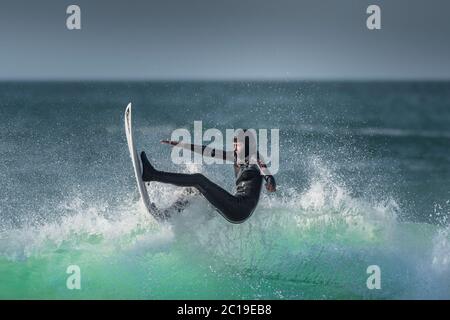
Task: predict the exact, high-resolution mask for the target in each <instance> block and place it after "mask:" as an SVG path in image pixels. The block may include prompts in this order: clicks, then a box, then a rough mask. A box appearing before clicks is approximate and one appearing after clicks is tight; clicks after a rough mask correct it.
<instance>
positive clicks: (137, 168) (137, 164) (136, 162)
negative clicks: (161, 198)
mask: <svg viewBox="0 0 450 320" xmlns="http://www.w3.org/2000/svg"><path fill="white" fill-rule="evenodd" d="M125 133H126V136H127V142H128V149H129V150H130V156H131V161H132V163H133V168H134V174H135V176H136V182H137V186H138V190H139V194H140V196H141V199H142V202H143V203H144V206H145V208H146V209H147V211H148V212H149V213H150V214H152V215H153V216H154V217H155V218H156V219H158V220H160V217H159V215H158V213H157V210H156V208H155V205H154V204H153V203H152V202H151V201H150V198H149V196H148V193H147V188H146V187H145V183H144V181H143V180H142V167H141V160H140V158H139V155H138V153H137V151H136V146H135V145H134V141H133V130H132V126H131V102H130V103H129V104H128V106H127V108H126V109H125Z"/></svg>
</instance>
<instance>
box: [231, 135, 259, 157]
mask: <svg viewBox="0 0 450 320" xmlns="http://www.w3.org/2000/svg"><path fill="white" fill-rule="evenodd" d="M252 131H253V130H248V129H239V130H236V132H235V137H234V140H233V142H234V152H235V155H236V159H237V162H238V163H248V162H249V160H250V159H256V154H257V150H256V137H255V134H254V133H253V132H252Z"/></svg>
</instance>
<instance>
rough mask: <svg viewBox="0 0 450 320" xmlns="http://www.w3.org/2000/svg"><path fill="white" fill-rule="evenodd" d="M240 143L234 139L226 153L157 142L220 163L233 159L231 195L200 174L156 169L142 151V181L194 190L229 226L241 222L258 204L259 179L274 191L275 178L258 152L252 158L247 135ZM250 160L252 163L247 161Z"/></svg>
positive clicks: (195, 146)
mask: <svg viewBox="0 0 450 320" xmlns="http://www.w3.org/2000/svg"><path fill="white" fill-rule="evenodd" d="M243 140H244V139H237V137H235V138H234V150H233V151H228V152H225V151H222V150H216V149H211V148H209V147H207V146H198V145H193V144H187V143H182V142H176V141H170V140H163V141H161V142H162V143H165V144H169V145H171V146H178V147H181V148H184V149H189V150H191V151H193V152H197V153H201V154H202V155H205V154H207V155H209V156H210V157H216V156H219V155H222V158H223V160H229V159H234V161H233V163H234V172H235V177H236V192H235V194H234V195H233V194H230V193H229V192H228V191H226V190H224V189H223V188H221V187H220V186H218V185H217V184H215V183H214V182H212V181H211V180H209V179H208V178H206V177H205V176H204V175H203V174H201V173H194V174H184V173H172V172H164V171H159V170H156V169H155V168H154V167H153V166H152V165H151V164H150V161H149V160H148V158H147V156H146V154H145V152H144V151H142V152H141V160H142V168H143V173H142V179H143V180H144V181H146V182H149V181H157V182H162V183H169V184H173V185H176V186H180V187H193V188H196V189H197V190H198V191H199V192H200V193H201V194H202V195H203V196H204V197H205V198H206V199H207V200H208V201H209V202H210V203H211V204H212V205H213V206H214V207H215V208H216V209H217V210H218V211H219V213H220V214H222V216H223V217H224V218H225V219H227V220H228V221H229V222H232V223H242V222H244V221H245V220H247V219H248V218H249V217H250V216H251V215H252V213H253V211H254V210H255V208H256V206H257V204H258V201H259V196H260V193H261V186H262V183H263V180H265V187H266V190H267V191H269V192H275V190H276V183H275V179H274V177H273V176H272V175H271V174H270V172H269V170H268V168H267V166H266V164H265V163H264V161H263V159H262V158H261V156H260V154H259V152H256V159H254V157H252V155H251V152H250V146H249V145H250V143H249V137H248V135H246V136H245V142H241V141H243ZM230 153H231V154H230ZM230 157H231V158H230ZM252 159H254V160H256V161H250V160H252Z"/></svg>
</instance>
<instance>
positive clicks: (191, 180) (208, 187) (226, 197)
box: [141, 152, 253, 223]
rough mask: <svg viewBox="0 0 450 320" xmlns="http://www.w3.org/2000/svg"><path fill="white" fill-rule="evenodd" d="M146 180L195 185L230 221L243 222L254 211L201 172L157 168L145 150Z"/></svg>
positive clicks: (144, 177)
mask: <svg viewBox="0 0 450 320" xmlns="http://www.w3.org/2000/svg"><path fill="white" fill-rule="evenodd" d="M141 159H142V165H143V174H142V178H143V180H144V181H157V182H163V183H169V184H173V185H176V186H180V187H194V188H196V189H197V190H199V191H200V193H201V194H202V195H203V196H204V197H205V198H206V199H207V200H208V201H209V202H210V203H211V204H212V205H213V206H214V207H216V209H218V210H219V212H220V213H222V215H223V216H224V217H225V218H226V219H227V220H228V221H230V222H233V223H239V222H243V221H244V220H245V219H246V218H247V217H248V216H250V214H251V213H252V211H253V208H251V207H249V206H248V205H245V204H243V203H242V201H240V200H241V199H239V198H237V197H235V196H233V195H232V194H230V193H229V192H228V191H226V190H224V189H223V188H221V187H220V186H218V185H217V184H215V183H214V182H212V181H211V180H209V179H208V178H206V177H205V176H204V175H202V174H200V173H194V174H185V173H172V172H163V171H159V170H156V169H155V168H154V167H153V166H152V165H151V164H150V162H149V161H148V159H147V157H146V155H145V153H144V152H142V153H141Z"/></svg>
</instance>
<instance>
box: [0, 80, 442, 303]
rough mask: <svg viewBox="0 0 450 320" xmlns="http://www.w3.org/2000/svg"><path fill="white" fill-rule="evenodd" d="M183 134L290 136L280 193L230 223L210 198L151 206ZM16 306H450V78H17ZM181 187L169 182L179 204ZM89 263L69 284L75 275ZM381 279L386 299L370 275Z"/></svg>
mask: <svg viewBox="0 0 450 320" xmlns="http://www.w3.org/2000/svg"><path fill="white" fill-rule="evenodd" d="M130 101H131V102H132V103H133V126H134V133H135V142H136V145H137V148H138V150H139V151H140V150H145V151H146V152H147V154H148V156H149V158H150V159H151V160H152V161H153V163H154V164H155V166H156V168H157V169H161V170H170V171H177V172H202V173H204V174H205V175H206V176H207V177H209V178H210V179H211V180H213V181H214V182H216V183H218V184H220V185H221V186H223V187H224V188H225V189H227V190H229V191H233V187H234V176H233V168H232V166H230V165H203V166H198V165H197V166H189V165H186V166H180V165H175V164H173V163H172V162H171V158H170V148H169V147H168V146H165V145H161V144H160V142H159V141H160V140H162V139H169V138H170V135H171V133H172V131H173V130H175V129H177V128H187V129H189V130H192V128H193V124H194V121H199V120H201V121H202V122H203V128H204V130H206V129H208V128H218V129H220V130H225V129H227V128H255V129H260V128H265V129H271V128H277V129H279V130H280V169H279V171H278V173H277V174H276V176H275V179H276V181H277V186H278V190H277V192H276V193H274V194H268V193H267V192H266V191H265V190H263V191H262V196H261V200H260V203H259V205H258V207H257V209H256V211H255V212H254V214H253V215H252V216H251V218H250V219H249V220H247V221H246V222H245V223H243V224H240V225H234V224H230V223H228V222H227V221H226V220H225V219H224V218H223V217H221V216H220V215H219V214H218V213H217V212H216V211H215V210H214V208H212V207H211V206H210V205H209V204H208V203H207V202H206V200H205V199H203V198H202V197H201V196H192V198H191V199H190V204H189V206H188V207H187V208H186V209H185V210H184V211H183V212H181V213H180V214H177V215H175V216H174V217H173V218H172V219H171V220H170V221H168V222H166V223H157V222H156V221H155V220H154V219H153V218H152V217H151V216H150V215H149V214H148V213H147V212H146V211H145V208H144V207H143V205H142V204H141V203H140V201H139V196H138V192H137V188H136V181H135V178H134V175H133V168H132V165H131V161H130V157H129V153H128V149H127V143H126V138H125V131H124V119H123V115H124V110H125V106H126V105H127V104H128V102H130ZM0 119H1V120H0V182H1V183H0V185H1V186H0V298H1V299H99V298H100V299H409V298H412V299H418V298H424V299H450V226H449V223H450V221H449V217H450V82H419V81H416V82H401V81H397V82H383V81H377V82H331V81H330V82H270V81H262V82H246V81H229V82H221V81H190V82H189V81H186V82H182V81H180V82H170V81H166V82H161V81H160V82H156V81H155V82H137V81H136V82H120V81H117V82H82V81H80V82H1V83H0ZM180 193H181V190H180V189H178V188H176V187H172V186H167V185H161V184H157V183H152V185H151V188H149V194H150V197H151V198H152V199H153V200H154V201H155V203H156V204H157V205H158V206H160V207H167V206H169V205H170V204H171V203H172V202H173V201H174V200H175V199H176V198H177V197H178V196H179V195H180ZM71 265H76V266H78V267H79V269H80V275H81V280H80V284H81V289H80V290H76V289H75V290H69V289H68V287H67V279H68V277H69V276H70V274H68V273H66V271H67V268H68V267H69V266H71ZM373 265H376V266H378V267H379V270H380V271H381V274H380V283H381V288H380V289H369V288H368V286H367V280H368V278H369V276H370V273H368V272H367V269H368V267H369V266H373Z"/></svg>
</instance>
